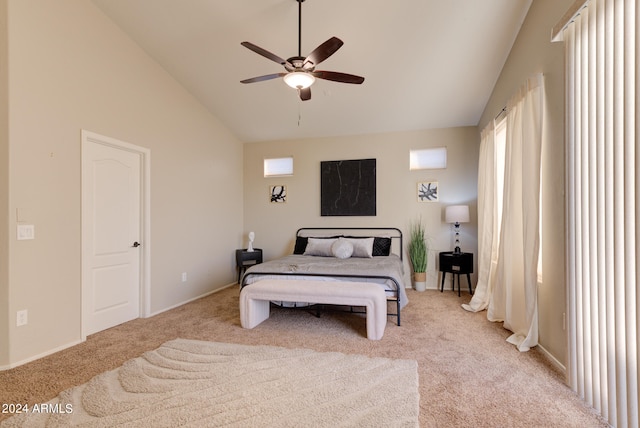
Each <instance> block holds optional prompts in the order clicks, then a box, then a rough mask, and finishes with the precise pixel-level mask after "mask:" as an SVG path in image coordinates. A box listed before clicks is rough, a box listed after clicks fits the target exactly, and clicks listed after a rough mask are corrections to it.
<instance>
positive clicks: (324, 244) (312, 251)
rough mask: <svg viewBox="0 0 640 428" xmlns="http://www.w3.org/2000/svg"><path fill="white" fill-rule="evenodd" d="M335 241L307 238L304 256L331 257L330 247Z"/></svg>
mask: <svg viewBox="0 0 640 428" xmlns="http://www.w3.org/2000/svg"><path fill="white" fill-rule="evenodd" d="M336 241H337V239H335V238H334V239H321V238H309V240H308V241H307V248H305V250H304V255H305V256H321V257H332V256H333V254H332V253H331V246H332V245H333V243H334V242H336Z"/></svg>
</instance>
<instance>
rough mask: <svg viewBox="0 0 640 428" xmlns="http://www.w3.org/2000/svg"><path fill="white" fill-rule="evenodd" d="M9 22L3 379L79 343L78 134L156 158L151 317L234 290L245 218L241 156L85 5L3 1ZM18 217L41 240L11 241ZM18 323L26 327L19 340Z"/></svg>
mask: <svg viewBox="0 0 640 428" xmlns="http://www.w3.org/2000/svg"><path fill="white" fill-rule="evenodd" d="M4 4H5V2H4V1H2V2H1V3H0V5H1V6H4ZM0 9H4V7H2V8H0ZM7 16H8V47H9V50H8V54H7V52H6V50H4V49H3V47H2V46H3V44H4V43H3V42H6V35H4V34H3V35H2V36H0V54H1V55H2V57H1V58H0V63H5V62H6V61H5V58H8V64H9V77H8V79H7V78H6V75H2V74H1V73H0V77H2V79H1V81H2V83H0V93H1V91H2V90H3V88H4V86H5V85H6V86H8V90H9V98H8V99H9V102H8V109H9V111H8V118H9V119H8V129H9V134H8V145H9V156H10V159H9V164H10V166H11V168H10V172H9V174H10V175H9V183H10V187H9V195H8V202H7V194H6V192H5V191H4V189H5V188H6V184H7V183H6V177H5V174H4V173H5V171H6V170H5V169H4V168H3V169H2V172H3V174H2V175H0V189H3V190H2V193H1V194H2V196H3V197H2V201H0V209H2V211H3V212H2V213H1V214H0V223H2V224H3V227H2V231H0V237H3V236H5V234H7V233H8V235H9V254H10V257H9V256H7V255H6V254H5V251H4V250H3V249H2V248H0V257H2V258H0V266H3V267H0V275H6V270H5V268H4V266H5V262H6V261H7V259H8V260H9V276H8V281H7V283H8V292H7V290H6V289H4V287H5V286H4V285H2V286H0V287H3V288H0V304H2V305H3V306H2V308H1V311H0V312H2V313H8V315H9V316H8V319H9V325H8V327H7V326H6V324H5V322H6V320H3V321H0V349H2V350H5V349H8V354H7V353H5V354H0V367H2V366H6V365H14V364H18V363H20V362H23V361H25V360H28V359H30V358H33V357H35V356H38V355H42V354H45V353H48V352H51V351H52V350H55V349H58V348H61V347H65V346H68V345H69V344H73V343H75V342H77V341H78V340H80V338H81V325H80V319H81V318H80V317H81V307H80V301H81V300H80V286H81V284H80V278H81V248H80V242H81V236H80V232H81V229H80V220H81V219H80V212H81V198H80V189H81V183H80V171H81V168H80V167H81V165H80V159H81V157H80V131H81V129H86V130H89V131H93V132H96V133H99V134H102V135H106V136H109V137H113V138H117V139H119V140H123V141H126V142H128V143H131V144H136V145H139V146H142V147H146V148H148V149H150V151H151V243H150V245H151V312H152V313H153V312H158V311H162V310H164V309H166V308H169V307H171V306H174V305H178V304H180V303H182V302H184V301H186V300H189V299H192V298H194V297H197V296H199V295H202V294H204V293H207V292H209V291H211V290H213V289H215V288H219V287H222V286H225V285H227V284H229V283H232V282H233V281H234V279H235V271H234V263H233V249H234V248H236V247H238V245H240V244H241V234H240V231H241V230H242V211H243V206H242V196H241V194H242V180H243V177H242V144H241V143H240V142H239V141H238V140H237V139H236V138H235V137H233V136H232V135H231V134H230V132H229V131H228V130H227V129H226V128H224V127H223V126H222V125H221V124H220V122H219V121H218V120H217V119H216V118H215V117H213V116H212V115H211V114H210V113H209V112H208V111H207V110H206V109H205V108H204V107H203V106H202V105H201V104H200V103H199V102H198V101H197V100H196V99H194V98H193V97H192V96H191V95H190V94H188V93H187V92H186V90H185V89H184V88H183V87H181V86H180V85H178V84H177V83H176V82H175V80H173V79H172V78H171V77H170V76H169V75H168V74H167V73H166V72H165V71H164V69H162V68H161V67H160V66H159V65H157V64H156V63H155V62H154V61H152V60H151V59H150V58H149V57H148V56H147V55H146V54H145V53H144V52H143V51H142V50H141V49H140V48H139V47H138V46H137V45H135V44H134V43H133V42H132V41H131V40H130V39H129V38H128V37H127V36H125V35H124V34H123V33H122V32H121V31H120V30H119V28H118V27H117V26H116V25H115V24H114V23H113V22H112V21H110V20H109V19H108V18H106V17H105V16H104V15H103V14H102V12H101V11H99V10H98V9H97V8H96V7H95V6H93V4H92V3H91V2H88V1H84V0H56V1H41V0H8V14H7ZM2 18H3V13H0V19H2ZM0 28H3V30H2V31H4V28H5V27H4V26H2V27H0ZM7 82H8V85H7ZM0 99H2V100H5V99H6V98H5V97H2V98H0ZM0 112H3V111H2V107H0ZM0 116H1V118H0V121H6V120H7V119H6V118H7V114H2V115H0ZM0 129H2V130H5V129H7V128H6V127H1V128H0ZM5 137H6V136H5V135H2V134H0V163H2V164H6V147H7V145H6V141H7V139H6V138H5ZM7 204H8V210H7V209H6V208H7ZM3 208H4V209H3ZM17 210H20V212H21V216H22V217H23V218H22V219H21V220H24V222H25V223H31V224H34V225H35V236H36V239H35V240H32V241H16V240H15V227H16V222H17V217H16V211H17ZM6 212H8V216H9V219H8V227H4V226H6V225H7V218H6V215H5V213H6ZM1 242H3V243H4V242H6V241H5V240H4V239H2V241H1ZM147 244H148V243H147ZM182 272H187V273H188V281H187V282H186V283H182V282H181V273H182ZM2 284H4V281H2ZM7 294H8V302H7V301H6V300H5V295H7ZM22 309H28V311H29V323H28V325H26V326H23V327H15V316H16V311H18V310H22ZM7 331H8V333H7ZM2 352H4V351H2Z"/></svg>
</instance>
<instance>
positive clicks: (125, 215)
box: [82, 137, 144, 337]
mask: <svg viewBox="0 0 640 428" xmlns="http://www.w3.org/2000/svg"><path fill="white" fill-rule="evenodd" d="M82 144H83V146H82V247H83V248H82V268H83V269H82V314H83V316H82V317H83V320H82V321H83V327H82V331H83V337H86V336H87V335H89V334H92V333H96V332H98V331H101V330H104V329H107V328H109V327H113V326H115V325H118V324H121V323H123V322H126V321H130V320H132V319H135V318H138V317H139V316H140V294H141V257H142V253H141V245H143V244H144V243H142V242H141V236H142V235H141V224H142V221H141V220H142V217H141V207H142V199H141V198H142V187H141V184H142V175H141V165H142V162H141V161H142V159H141V156H142V155H141V154H140V153H137V152H134V151H131V150H127V149H125V148H122V147H116V146H113V145H109V144H103V142H101V141H96V140H95V139H91V138H84V137H83V142H82Z"/></svg>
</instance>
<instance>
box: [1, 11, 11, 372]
mask: <svg viewBox="0 0 640 428" xmlns="http://www.w3.org/2000/svg"><path fill="white" fill-rule="evenodd" d="M7 35H8V33H7V2H6V0H0V314H2V316H1V317H0V366H2V365H3V364H4V362H6V361H8V360H9V348H8V347H7V346H3V345H4V344H5V341H6V339H7V338H8V337H9V314H8V311H7V308H8V306H9V127H8V115H7V109H8V78H7V61H5V60H4V59H5V58H7Z"/></svg>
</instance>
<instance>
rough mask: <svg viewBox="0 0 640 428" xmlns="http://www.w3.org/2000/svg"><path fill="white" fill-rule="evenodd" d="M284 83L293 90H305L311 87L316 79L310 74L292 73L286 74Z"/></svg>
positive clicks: (302, 72)
mask: <svg viewBox="0 0 640 428" xmlns="http://www.w3.org/2000/svg"><path fill="white" fill-rule="evenodd" d="M283 79H284V83H286V84H287V85H289V86H291V87H292V88H293V89H306V88H308V87H309V86H311V85H313V82H315V81H316V78H315V77H313V75H312V74H310V73H305V72H304V71H294V72H291V73H288V74H286V75H285V76H284V77H283Z"/></svg>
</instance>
